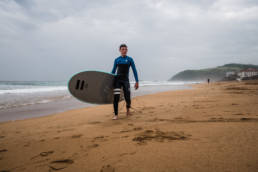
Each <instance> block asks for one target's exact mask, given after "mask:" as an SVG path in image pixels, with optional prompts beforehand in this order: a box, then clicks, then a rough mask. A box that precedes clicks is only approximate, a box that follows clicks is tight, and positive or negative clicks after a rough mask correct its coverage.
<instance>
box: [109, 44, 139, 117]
mask: <svg viewBox="0 0 258 172" xmlns="http://www.w3.org/2000/svg"><path fill="white" fill-rule="evenodd" d="M119 51H120V53H121V56H119V57H117V58H116V59H115V62H114V67H113V70H112V73H113V74H115V73H116V69H117V75H116V76H115V82H114V102H113V105H114V112H115V116H114V117H113V119H114V120H116V119H117V118H118V102H119V99H120V90H121V87H123V91H124V97H125V101H126V109H127V113H126V114H127V116H128V115H129V114H130V107H131V95H130V82H129V69H130V66H131V67H132V69H133V74H134V78H135V81H136V82H135V85H134V88H135V89H138V87H139V81H138V75H137V71H136V68H135V64H134V61H133V59H132V57H129V56H127V46H126V45H125V44H121V45H120V47H119Z"/></svg>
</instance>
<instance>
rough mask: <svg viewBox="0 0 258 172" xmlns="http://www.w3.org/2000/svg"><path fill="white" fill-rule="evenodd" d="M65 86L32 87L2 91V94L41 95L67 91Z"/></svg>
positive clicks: (0, 91)
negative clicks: (42, 93) (41, 93)
mask: <svg viewBox="0 0 258 172" xmlns="http://www.w3.org/2000/svg"><path fill="white" fill-rule="evenodd" d="M66 90H67V87H65V86H51V87H32V88H19V89H7V90H0V94H26V93H29V94H30V93H40V92H51V91H66Z"/></svg>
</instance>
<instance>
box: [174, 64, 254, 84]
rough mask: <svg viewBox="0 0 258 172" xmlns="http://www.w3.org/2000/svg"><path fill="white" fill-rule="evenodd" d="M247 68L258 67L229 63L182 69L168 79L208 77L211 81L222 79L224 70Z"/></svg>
mask: <svg viewBox="0 0 258 172" xmlns="http://www.w3.org/2000/svg"><path fill="white" fill-rule="evenodd" d="M247 68H255V69H258V65H251V64H237V63H230V64H225V65H223V66H218V67H215V68H207V69H200V70H184V71H182V72H179V73H177V74H176V75H174V76H173V77H171V78H170V79H169V80H170V81H204V80H207V78H210V79H211V80H213V81H218V80H222V79H223V78H224V77H225V75H226V72H230V71H235V72H238V71H240V70H243V69H247Z"/></svg>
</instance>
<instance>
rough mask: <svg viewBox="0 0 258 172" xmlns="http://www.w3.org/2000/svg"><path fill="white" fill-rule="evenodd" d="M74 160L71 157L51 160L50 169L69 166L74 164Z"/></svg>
mask: <svg viewBox="0 0 258 172" xmlns="http://www.w3.org/2000/svg"><path fill="white" fill-rule="evenodd" d="M73 163H74V161H73V160H71V159H60V160H55V161H51V162H50V165H49V171H51V170H55V171H57V170H62V169H64V168H66V167H68V165H70V164H73Z"/></svg>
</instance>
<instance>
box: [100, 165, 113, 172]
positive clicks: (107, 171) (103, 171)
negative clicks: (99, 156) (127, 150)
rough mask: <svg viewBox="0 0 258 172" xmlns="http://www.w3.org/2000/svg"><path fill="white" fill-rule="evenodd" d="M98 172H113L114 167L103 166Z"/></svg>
mask: <svg viewBox="0 0 258 172" xmlns="http://www.w3.org/2000/svg"><path fill="white" fill-rule="evenodd" d="M100 172H115V168H114V167H112V166H111V165H109V164H108V165H104V166H103V167H102V168H101V170H100Z"/></svg>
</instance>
